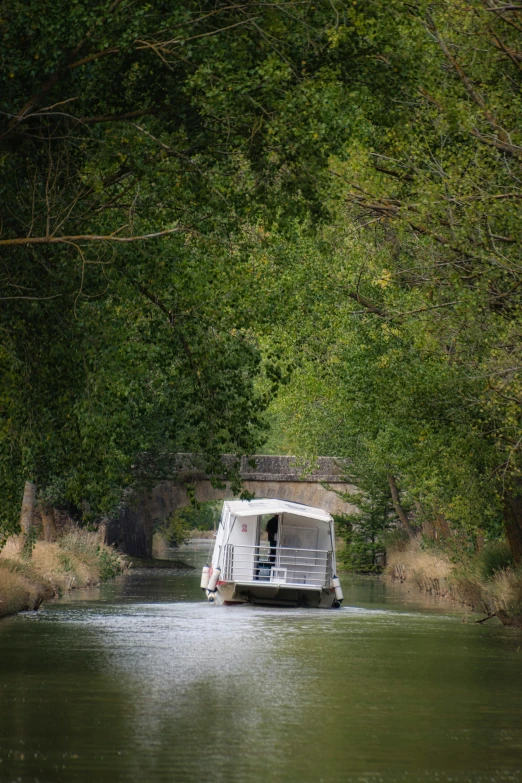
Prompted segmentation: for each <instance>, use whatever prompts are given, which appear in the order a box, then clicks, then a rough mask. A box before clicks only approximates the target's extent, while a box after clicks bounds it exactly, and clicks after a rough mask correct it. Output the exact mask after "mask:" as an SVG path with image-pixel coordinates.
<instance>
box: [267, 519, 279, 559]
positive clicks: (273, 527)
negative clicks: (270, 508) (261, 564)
mask: <svg viewBox="0 0 522 783" xmlns="http://www.w3.org/2000/svg"><path fill="white" fill-rule="evenodd" d="M278 529H279V517H278V516H275V517H272V519H269V520H268V522H267V523H266V534H267V536H268V543H269V544H270V557H269V558H268V560H269V562H270V563H275V561H276V540H277V531H278Z"/></svg>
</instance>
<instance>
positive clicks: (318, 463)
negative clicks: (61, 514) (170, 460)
mask: <svg viewBox="0 0 522 783" xmlns="http://www.w3.org/2000/svg"><path fill="white" fill-rule="evenodd" d="M191 456H192V455H189V454H187V455H178V457H181V464H182V467H181V468H180V469H179V471H178V473H177V475H176V478H175V479H174V480H172V481H161V482H160V483H158V484H157V485H156V486H155V487H154V488H153V489H152V490H151V491H150V492H140V493H136V494H135V495H134V496H133V497H132V498H131V500H130V502H129V503H128V504H126V505H125V506H124V507H123V508H122V509H121V511H120V514H119V516H118V517H117V518H115V519H112V520H110V521H108V522H107V540H108V542H109V543H111V544H114V545H116V546H118V547H119V548H120V549H121V550H122V551H123V552H125V553H126V554H129V555H132V556H134V557H144V558H150V557H152V534H153V528H154V524H155V523H156V522H158V521H161V520H163V519H166V517H168V516H169V515H170V514H171V513H172V512H173V511H176V510H177V509H180V508H184V507H185V506H187V505H188V504H189V503H190V500H189V496H188V492H187V485H192V486H194V487H195V493H196V499H197V500H198V501H200V502H205V501H209V500H224V499H226V498H233V497H234V494H233V493H232V492H231V490H230V488H229V486H230V485H229V483H227V484H226V489H216V488H215V487H213V486H212V483H211V480H210V478H209V477H208V476H206V475H205V474H204V473H203V472H202V471H200V470H198V469H197V468H195V467H193V464H192V460H191ZM233 459H234V458H233V457H231V456H229V455H225V456H224V457H223V461H224V462H225V463H226V462H231V461H232V460H233ZM252 460H253V462H254V464H255V468H252V466H251V464H249V463H251V462H252ZM342 462H343V460H338V459H336V458H334V457H318V458H316V460H315V461H314V462H313V464H310V463H308V462H306V461H304V460H302V459H298V458H297V457H286V456H285V457H283V456H271V455H264V454H261V455H256V456H253V457H251V458H250V460H247V458H245V457H244V458H242V460H241V469H240V473H241V478H242V480H243V486H244V488H245V489H246V490H248V492H251V493H252V494H253V495H255V496H256V497H259V498H280V499H281V500H293V501H295V502H297V503H304V504H306V505H308V506H318V507H319V508H324V509H325V510H326V511H329V512H330V514H342V513H351V512H353V511H354V510H355V506H353V505H351V504H350V503H346V502H345V501H344V500H342V499H341V498H340V497H339V495H337V494H336V492H335V490H336V491H337V492H339V491H340V492H343V491H353V490H355V487H354V486H352V485H351V484H348V483H347V482H346V481H345V480H343V476H342ZM325 485H328V486H329V487H331V489H327V488H326V487H325Z"/></svg>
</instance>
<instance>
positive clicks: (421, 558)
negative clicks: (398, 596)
mask: <svg viewBox="0 0 522 783" xmlns="http://www.w3.org/2000/svg"><path fill="white" fill-rule="evenodd" d="M384 576H385V578H387V579H393V580H399V581H401V582H410V583H413V584H416V585H417V587H418V588H419V589H420V590H421V591H422V592H426V593H431V594H432V595H437V596H441V597H445V598H450V599H452V600H454V601H457V602H459V603H461V604H464V605H465V606H469V607H470V609H472V610H474V611H477V612H483V613H484V614H485V615H486V617H485V618H484V619H488V618H489V617H498V619H499V620H500V621H501V622H502V623H503V624H504V625H508V626H513V627H516V628H522V567H521V566H519V567H516V566H515V565H514V563H512V562H510V557H509V550H508V547H507V544H504V542H502V541H497V542H492V543H491V544H490V545H488V546H486V547H485V548H484V550H483V551H482V552H479V553H475V554H464V555H462V553H460V556H459V562H458V564H457V563H455V562H453V561H452V557H451V553H448V552H447V551H445V550H444V545H443V544H442V545H439V546H433V545H430V546H428V547H427V546H426V545H425V543H424V542H423V541H422V540H421V539H414V540H412V541H410V542H408V543H407V544H405V545H404V546H403V547H401V548H399V549H389V550H388V552H387V566H386V568H385V570H384Z"/></svg>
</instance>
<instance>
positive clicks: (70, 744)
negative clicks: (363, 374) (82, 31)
mask: <svg viewBox="0 0 522 783" xmlns="http://www.w3.org/2000/svg"><path fill="white" fill-rule="evenodd" d="M183 556H184V557H185V558H186V559H192V562H193V563H194V564H195V565H197V566H199V565H200V563H201V555H200V554H199V553H198V552H192V551H186V552H184V553H183ZM343 586H344V590H345V608H344V609H342V610H340V611H333V610H330V611H326V610H323V611H319V610H292V609H279V610H277V609H263V608H254V607H250V606H245V607H214V606H212V605H209V604H207V603H206V601H204V600H202V598H201V594H200V590H199V568H197V569H196V570H195V571H189V570H181V571H169V570H167V571H135V572H130V573H128V574H127V575H125V576H123V577H119V578H118V579H117V580H115V581H114V582H112V583H110V584H106V585H103V586H102V587H100V588H99V589H95V590H90V591H78V592H77V593H74V594H71V595H69V596H67V598H65V599H62V600H60V601H56V602H51V603H48V604H46V605H45V606H44V607H43V609H42V610H41V611H39V612H37V613H27V614H24V615H19V616H18V617H15V618H10V619H6V620H2V621H1V622H0V781H1V782H2V783H11V782H12V781H20V782H21V783H29V782H31V783H33V782H36V781H38V782H39V783H62V781H63V783H76V782H78V783H91V782H92V781H94V782H95V783H118V782H119V781H122V783H123V782H127V781H128V783H156V782H157V783H163V782H164V781H165V783H166V782H167V781H168V782H169V783H185V782H186V783H189V782H190V783H195V782H197V783H200V782H201V781H208V783H211V782H212V783H221V782H222V783H250V782H251V781H252V782H255V783H262V782H264V781H275V782H276V783H320V781H324V783H337V782H338V781H339V783H340V782H341V781H342V782H343V783H346V782H347V783H352V781H353V782H357V783H365V782H366V781H367V782H368V783H380V782H381V781H382V782H383V783H399V782H400V783H415V782H416V781H422V782H423V783H450V782H451V783H464V782H465V781H470V783H485V782H486V781H491V783H496V782H497V781H498V782H499V783H500V782H501V781H502V782H503V781H522V650H521V647H522V635H521V634H520V633H517V632H515V631H511V630H509V629H505V628H503V627H502V626H500V625H499V624H496V621H495V620H493V621H491V622H488V623H486V624H484V625H477V624H475V622H474V619H475V618H470V617H468V616H466V615H465V614H464V613H462V612H460V611H458V610H457V609H455V608H454V607H451V606H448V605H447V604H440V603H437V602H436V601H428V602H425V601H422V599H421V598H420V597H419V596H418V595H417V594H411V593H408V592H407V591H406V590H405V589H404V588H399V587H390V586H389V585H387V584H385V583H384V582H383V581H381V580H378V579H370V578H368V579H365V578H359V579H357V578H351V579H350V578H347V579H345V580H344V585H343Z"/></svg>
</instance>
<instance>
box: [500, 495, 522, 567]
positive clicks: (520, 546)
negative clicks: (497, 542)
mask: <svg viewBox="0 0 522 783" xmlns="http://www.w3.org/2000/svg"><path fill="white" fill-rule="evenodd" d="M504 529H505V531H506V537H507V540H508V542H509V548H510V549H511V552H512V554H513V558H514V560H515V563H522V497H520V496H514V495H512V494H511V492H506V494H505V496H504Z"/></svg>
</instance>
